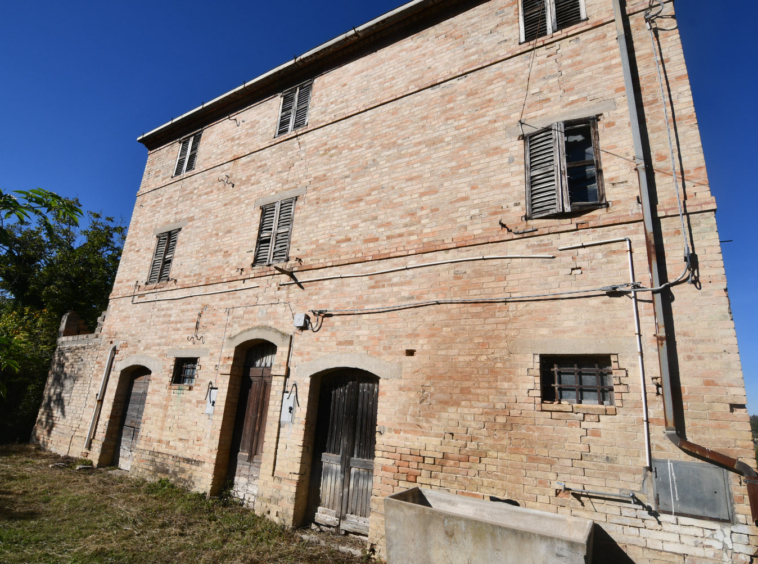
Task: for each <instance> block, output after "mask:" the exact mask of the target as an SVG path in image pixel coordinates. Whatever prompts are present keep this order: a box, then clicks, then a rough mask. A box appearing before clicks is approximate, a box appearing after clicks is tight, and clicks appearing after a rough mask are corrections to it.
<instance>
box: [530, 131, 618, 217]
mask: <svg viewBox="0 0 758 564" xmlns="http://www.w3.org/2000/svg"><path fill="white" fill-rule="evenodd" d="M524 147H525V152H526V155H525V159H526V202H527V216H528V217H530V218H535V217H545V216H550V215H558V214H565V213H570V212H577V211H581V210H582V209H587V208H593V207H598V206H601V205H604V204H605V190H604V188H603V170H602V167H601V164H600V149H599V144H598V133H597V120H596V119H594V118H592V119H587V120H581V121H567V122H559V123H554V124H553V125H551V126H550V127H547V128H545V129H542V130H539V131H536V132H534V133H530V134H529V135H528V136H527V137H526V139H525V143H524Z"/></svg>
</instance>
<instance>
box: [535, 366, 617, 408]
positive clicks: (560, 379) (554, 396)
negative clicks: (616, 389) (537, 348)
mask: <svg viewBox="0 0 758 564" xmlns="http://www.w3.org/2000/svg"><path fill="white" fill-rule="evenodd" d="M540 371H541V375H540V378H541V382H542V386H541V388H542V401H543V402H546V403H549V402H558V403H560V402H564V403H579V404H590V405H613V368H612V365H611V359H610V357H607V356H604V357H588V356H572V357H542V358H540Z"/></svg>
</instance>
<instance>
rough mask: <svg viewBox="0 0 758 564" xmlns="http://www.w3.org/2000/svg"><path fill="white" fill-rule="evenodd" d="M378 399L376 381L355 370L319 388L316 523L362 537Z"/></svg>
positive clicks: (313, 499) (368, 503)
mask: <svg viewBox="0 0 758 564" xmlns="http://www.w3.org/2000/svg"><path fill="white" fill-rule="evenodd" d="M378 396H379V380H378V379H377V378H376V377H374V376H371V375H370V374H368V373H366V372H360V371H357V370H353V371H345V372H340V373H338V374H337V375H334V376H332V377H329V378H328V379H326V380H325V381H324V382H323V383H322V385H321V393H320V397H319V406H318V419H317V423H316V440H315V449H314V450H315V453H314V454H315V455H316V458H315V459H314V473H313V476H312V480H311V484H312V486H311V488H312V489H311V496H312V497H311V503H312V504H313V505H316V506H317V510H316V514H315V517H314V520H315V521H316V522H317V523H320V524H322V525H328V526H332V527H339V528H340V529H341V530H343V531H350V532H354V533H359V534H368V520H369V515H370V513H371V490H372V487H373V481H374V449H375V446H376V408H377V402H378ZM316 487H318V491H317V492H316V491H314V490H315V488H316Z"/></svg>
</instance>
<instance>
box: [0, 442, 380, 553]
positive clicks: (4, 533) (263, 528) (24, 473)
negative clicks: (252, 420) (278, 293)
mask: <svg viewBox="0 0 758 564" xmlns="http://www.w3.org/2000/svg"><path fill="white" fill-rule="evenodd" d="M80 463H81V461H77V460H75V459H70V458H69V459H67V458H61V457H58V456H55V455H52V454H50V453H46V452H44V451H41V450H39V449H37V448H35V447H32V446H26V445H21V446H0V562H8V563H11V562H24V563H27V562H118V563H122V562H126V563H129V562H172V563H174V562H184V563H191V562H225V563H226V562H229V563H231V562H240V563H242V562H244V563H270V562H277V563H278V562H283V563H290V562H291V563H314V562H334V563H357V562H369V561H373V560H371V559H370V558H369V556H368V555H367V554H366V552H365V548H364V550H363V556H362V557H359V556H356V555H354V554H351V553H347V552H345V548H346V547H349V548H350V549H352V550H353V551H355V549H356V548H358V549H360V548H362V547H364V546H365V543H362V542H359V541H355V540H352V541H351V540H350V539H347V538H345V537H337V536H334V535H328V534H325V533H314V532H313V531H292V530H287V529H284V528H282V527H280V526H278V525H276V524H274V523H272V522H271V521H268V520H267V519H264V518H262V517H258V516H256V515H255V514H254V513H253V512H252V511H250V510H249V509H246V508H244V507H241V506H240V505H239V504H238V503H237V502H236V501H235V500H233V499H230V498H229V497H223V496H222V497H221V498H219V499H210V500H208V499H206V498H205V496H204V495H201V494H193V493H189V492H187V491H185V490H183V489H180V488H177V487H175V486H173V485H172V484H170V483H169V482H167V481H160V482H153V483H150V482H146V481H143V480H134V479H131V478H129V477H128V476H125V475H123V473H120V472H118V471H113V469H108V468H104V469H81V470H76V467H77V466H78V465H79V464H80ZM303 533H306V536H307V540H304V539H303ZM340 548H341V549H340Z"/></svg>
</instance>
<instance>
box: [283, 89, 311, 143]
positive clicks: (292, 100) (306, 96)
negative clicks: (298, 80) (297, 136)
mask: <svg viewBox="0 0 758 564" xmlns="http://www.w3.org/2000/svg"><path fill="white" fill-rule="evenodd" d="M312 90H313V81H310V82H306V83H304V84H301V85H300V86H296V87H295V88H292V89H290V90H287V91H286V92H284V93H283V94H282V107H281V109H280V111H279V122H278V124H277V127H276V136H277V137H279V136H280V135H284V134H285V133H289V132H291V131H295V130H296V129H300V128H301V127H305V126H306V125H308V111H309V108H310V103H311V91H312Z"/></svg>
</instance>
